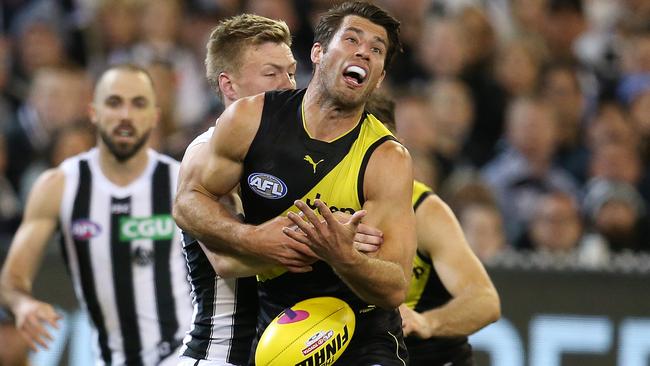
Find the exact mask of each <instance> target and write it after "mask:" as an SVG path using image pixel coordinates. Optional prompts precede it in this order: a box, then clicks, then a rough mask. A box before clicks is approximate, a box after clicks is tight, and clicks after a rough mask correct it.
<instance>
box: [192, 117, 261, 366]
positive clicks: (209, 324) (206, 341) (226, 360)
mask: <svg viewBox="0 0 650 366" xmlns="http://www.w3.org/2000/svg"><path fill="white" fill-rule="evenodd" d="M213 131H214V128H212V127H211V128H210V129H209V130H207V131H205V132H204V133H202V134H201V135H199V136H197V137H196V138H195V139H194V141H192V142H191V143H190V144H189V146H188V147H187V149H188V150H189V149H191V148H192V147H194V146H196V145H199V144H203V143H206V142H208V141H209V140H210V137H211V136H212V133H213ZM183 247H184V249H183V250H184V252H185V259H186V260H187V265H188V267H189V270H190V273H189V275H190V284H191V286H192V303H193V304H194V314H193V316H192V325H191V329H190V331H189V332H188V334H187V336H186V337H185V339H184V340H183V348H182V349H181V354H182V355H183V356H186V357H190V358H193V359H196V360H208V361H213V362H215V363H217V364H230V365H247V364H248V361H249V357H250V353H251V345H252V343H253V339H254V338H255V324H256V322H257V309H258V302H257V284H256V282H257V280H256V279H255V277H247V278H228V279H226V278H221V277H220V276H218V275H217V273H216V272H215V271H214V269H213V268H212V265H211V264H210V262H209V261H208V257H207V256H206V255H205V253H204V252H203V249H202V248H201V246H200V245H199V244H198V242H197V241H196V239H194V238H192V237H191V236H189V235H187V234H183Z"/></svg>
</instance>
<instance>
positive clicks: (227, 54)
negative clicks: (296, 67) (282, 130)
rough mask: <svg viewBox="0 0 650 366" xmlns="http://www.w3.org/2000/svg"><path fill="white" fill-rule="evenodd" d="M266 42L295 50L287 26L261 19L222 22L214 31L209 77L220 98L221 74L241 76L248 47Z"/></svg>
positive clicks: (208, 59)
mask: <svg viewBox="0 0 650 366" xmlns="http://www.w3.org/2000/svg"><path fill="white" fill-rule="evenodd" d="M266 42H272V43H284V44H286V45H287V46H289V47H291V33H290V32H289V27H288V26H287V24H286V23H285V22H283V21H281V20H273V19H269V18H266V17H262V16H259V15H253V14H242V15H238V16H235V17H232V18H229V19H226V20H224V21H222V22H221V23H219V25H217V26H216V27H215V28H214V29H213V30H212V33H211V34H210V39H209V40H208V43H207V45H206V49H207V53H206V56H205V75H206V77H207V79H208V82H209V83H210V85H212V86H213V87H214V88H215V90H216V92H217V94H218V95H219V96H221V90H219V74H221V73H222V72H234V73H236V72H238V67H239V66H240V65H241V64H242V60H241V58H242V57H243V55H244V53H245V50H246V47H248V46H255V45H260V44H262V43H266Z"/></svg>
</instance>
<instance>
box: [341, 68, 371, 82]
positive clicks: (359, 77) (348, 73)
mask: <svg viewBox="0 0 650 366" xmlns="http://www.w3.org/2000/svg"><path fill="white" fill-rule="evenodd" d="M367 75H368V73H367V72H366V70H364V69H363V68H362V67H359V66H356V65H352V66H348V67H347V68H346V69H345V70H344V71H343V77H345V79H346V80H347V81H348V82H350V83H352V84H354V85H357V86H358V85H361V84H363V82H364V81H365V80H366V76H367Z"/></svg>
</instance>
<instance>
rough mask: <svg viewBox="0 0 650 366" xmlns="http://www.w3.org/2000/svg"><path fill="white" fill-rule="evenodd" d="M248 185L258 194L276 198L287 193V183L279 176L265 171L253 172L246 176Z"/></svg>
mask: <svg viewBox="0 0 650 366" xmlns="http://www.w3.org/2000/svg"><path fill="white" fill-rule="evenodd" d="M248 186H249V187H250V188H251V189H252V190H253V192H255V193H257V194H258V195H260V196H262V197H264V198H268V199H272V200H277V199H280V198H282V197H284V196H286V194H287V185H286V184H284V182H283V181H282V180H280V178H277V177H274V176H272V175H271V174H267V173H253V174H251V175H249V176H248Z"/></svg>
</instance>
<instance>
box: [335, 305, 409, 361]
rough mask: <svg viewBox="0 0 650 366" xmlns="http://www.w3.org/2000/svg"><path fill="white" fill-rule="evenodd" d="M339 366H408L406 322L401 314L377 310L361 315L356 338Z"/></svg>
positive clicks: (355, 334) (340, 359) (358, 320)
mask: <svg viewBox="0 0 650 366" xmlns="http://www.w3.org/2000/svg"><path fill="white" fill-rule="evenodd" d="M336 364H337V365H342V366H345V365H354V366H373V365H381V366H406V365H408V364H409V358H408V353H407V352H406V346H405V345H404V336H403V334H402V318H401V317H400V315H399V312H398V311H397V310H390V311H389V310H383V309H374V310H372V311H369V312H366V313H359V312H357V321H356V327H355V331H354V336H353V337H352V341H350V345H349V346H348V348H347V349H346V350H345V352H343V355H341V358H339V359H338V361H336Z"/></svg>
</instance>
